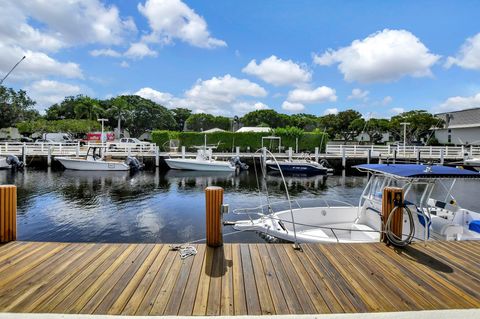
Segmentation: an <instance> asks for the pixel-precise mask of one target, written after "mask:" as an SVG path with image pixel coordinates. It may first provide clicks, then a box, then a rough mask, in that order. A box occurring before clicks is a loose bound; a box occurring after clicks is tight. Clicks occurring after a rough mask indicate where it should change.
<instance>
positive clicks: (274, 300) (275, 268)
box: [0, 242, 480, 315]
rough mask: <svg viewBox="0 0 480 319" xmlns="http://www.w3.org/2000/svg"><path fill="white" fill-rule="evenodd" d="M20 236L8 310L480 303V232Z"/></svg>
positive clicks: (287, 310)
mask: <svg viewBox="0 0 480 319" xmlns="http://www.w3.org/2000/svg"><path fill="white" fill-rule="evenodd" d="M196 247H197V249H198V254H197V255H196V256H195V257H189V258H187V259H185V260H182V259H180V257H179V254H178V252H176V251H171V250H170V248H169V246H168V245H163V244H84V243H80V244H79V243H75V244H71V243H42V242H11V243H9V244H6V245H3V246H0V311H2V312H42V313H87V314H129V315H148V314H150V315H260V314H264V315H269V314H315V313H343V312H379V311H410V310H426V309H461V308H479V307H480V271H479V268H478V267H479V265H480V242H429V243H428V245H427V246H426V247H425V246H424V245H423V244H414V245H412V246H410V247H408V248H406V249H403V250H397V249H394V248H392V247H387V246H386V245H384V244H380V243H378V244H330V245H319V244H303V245H302V247H303V249H304V251H303V252H301V251H296V250H294V249H293V248H292V246H291V245H289V244H226V245H224V246H223V247H221V248H216V249H213V248H208V247H207V246H206V245H203V244H202V245H196Z"/></svg>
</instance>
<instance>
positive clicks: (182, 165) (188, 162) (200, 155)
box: [165, 149, 236, 172]
mask: <svg viewBox="0 0 480 319" xmlns="http://www.w3.org/2000/svg"><path fill="white" fill-rule="evenodd" d="M165 162H166V163H167V165H168V167H170V168H171V169H182V170H191V171H212V172H213V171H214V172H234V171H235V169H236V166H235V164H234V163H233V162H227V161H217V160H216V159H214V158H212V150H211V149H208V150H203V149H200V150H198V151H197V156H196V157H195V158H167V159H165Z"/></svg>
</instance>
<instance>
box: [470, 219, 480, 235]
mask: <svg viewBox="0 0 480 319" xmlns="http://www.w3.org/2000/svg"><path fill="white" fill-rule="evenodd" d="M468 229H470V230H471V231H474V232H477V233H480V220H472V221H471V222H470V224H469V225H468Z"/></svg>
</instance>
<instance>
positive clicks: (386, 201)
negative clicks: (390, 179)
mask: <svg viewBox="0 0 480 319" xmlns="http://www.w3.org/2000/svg"><path fill="white" fill-rule="evenodd" d="M402 203H403V189H402V188H400V187H385V188H384V189H383V196H382V234H381V236H380V239H381V240H382V241H383V242H388V238H387V236H386V235H385V230H386V225H387V224H386V223H387V220H388V216H389V215H390V213H391V212H392V210H393V208H394V207H395V206H398V205H400V204H402ZM393 214H394V216H392V218H391V219H390V230H391V231H392V232H393V233H394V234H395V235H396V236H398V237H399V238H402V230H403V228H402V226H403V209H402V208H397V209H396V210H395V212H394V213H393Z"/></svg>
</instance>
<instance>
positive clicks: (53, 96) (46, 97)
mask: <svg viewBox="0 0 480 319" xmlns="http://www.w3.org/2000/svg"><path fill="white" fill-rule="evenodd" d="M26 91H27V94H28V95H29V96H30V97H31V98H33V99H34V100H35V101H36V102H37V105H36V107H37V109H39V110H40V111H43V110H44V109H45V108H47V107H49V106H50V105H52V104H55V103H59V102H61V101H63V99H64V98H65V97H66V96H74V95H78V94H80V93H81V92H82V89H81V88H80V87H79V86H77V85H72V84H68V83H62V82H58V81H51V80H40V81H35V82H33V83H31V84H30V85H29V86H28V87H27V88H26Z"/></svg>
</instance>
